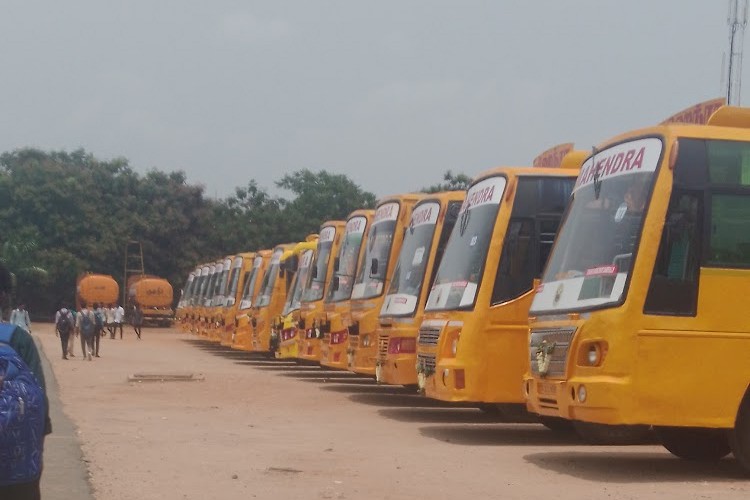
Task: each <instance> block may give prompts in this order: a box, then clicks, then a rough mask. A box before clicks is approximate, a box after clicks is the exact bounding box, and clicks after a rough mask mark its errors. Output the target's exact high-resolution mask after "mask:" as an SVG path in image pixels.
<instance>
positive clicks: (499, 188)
mask: <svg viewBox="0 0 750 500" xmlns="http://www.w3.org/2000/svg"><path fill="white" fill-rule="evenodd" d="M505 184H506V181H505V177H490V178H489V179H484V180H483V181H479V182H477V183H476V184H474V185H473V186H471V187H470V188H469V191H467V193H466V198H465V199H464V203H463V205H461V212H464V211H466V210H471V209H472V208H476V207H479V206H482V205H499V204H500V201H501V200H502V199H503V191H505Z"/></svg>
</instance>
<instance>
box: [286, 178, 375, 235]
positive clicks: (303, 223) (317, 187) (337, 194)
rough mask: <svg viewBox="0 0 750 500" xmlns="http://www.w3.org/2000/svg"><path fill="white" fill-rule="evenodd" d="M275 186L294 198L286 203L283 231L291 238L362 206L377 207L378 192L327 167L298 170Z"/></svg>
mask: <svg viewBox="0 0 750 500" xmlns="http://www.w3.org/2000/svg"><path fill="white" fill-rule="evenodd" d="M276 185H277V186H278V187H280V188H283V189H288V190H289V191H291V192H292V193H294V195H295V197H294V199H292V200H291V201H289V202H287V203H285V204H284V207H283V210H282V214H281V216H282V220H283V221H284V225H283V226H284V227H283V234H284V237H285V238H286V239H287V240H288V241H301V240H302V239H304V237H305V236H306V235H307V234H309V233H316V232H318V229H319V227H320V224H321V223H323V222H325V221H326V220H332V219H335V220H341V219H345V218H346V216H347V215H349V214H350V213H351V212H353V211H354V210H357V209H359V208H374V207H375V201H376V199H375V195H374V194H372V193H370V192H368V191H364V190H363V189H361V188H360V187H359V186H358V185H357V184H355V183H354V181H352V180H351V179H349V177H347V176H346V175H343V174H332V173H330V172H327V171H326V170H321V171H319V172H312V171H310V170H308V169H303V170H298V171H296V172H293V173H291V174H287V175H285V176H284V177H282V178H281V180H279V181H278V182H276Z"/></svg>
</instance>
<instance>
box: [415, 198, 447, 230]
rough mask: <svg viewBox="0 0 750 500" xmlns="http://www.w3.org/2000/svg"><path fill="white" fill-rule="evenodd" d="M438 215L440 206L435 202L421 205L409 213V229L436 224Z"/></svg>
mask: <svg viewBox="0 0 750 500" xmlns="http://www.w3.org/2000/svg"><path fill="white" fill-rule="evenodd" d="M439 214H440V204H439V203H435V202H428V203H422V204H421V205H419V206H418V207H417V208H415V209H414V211H413V212H412V213H411V224H410V226H411V227H417V226H421V225H423V224H431V225H435V224H437V220H438V215H439Z"/></svg>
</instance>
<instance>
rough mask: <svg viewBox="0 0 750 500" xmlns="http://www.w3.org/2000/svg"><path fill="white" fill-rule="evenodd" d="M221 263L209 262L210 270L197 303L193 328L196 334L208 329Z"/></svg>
mask: <svg viewBox="0 0 750 500" xmlns="http://www.w3.org/2000/svg"><path fill="white" fill-rule="evenodd" d="M219 264H220V262H211V263H209V264H208V272H207V274H206V276H205V278H204V280H203V283H202V284H201V293H200V295H199V297H198V300H197V301H196V305H195V321H194V323H193V328H192V330H191V331H192V332H193V333H194V334H196V335H202V334H203V332H205V330H206V323H207V322H208V311H209V309H210V307H211V297H213V294H214V285H215V283H216V276H217V275H218V273H217V270H218V266H219ZM201 274H202V271H201Z"/></svg>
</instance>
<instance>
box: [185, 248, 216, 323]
mask: <svg viewBox="0 0 750 500" xmlns="http://www.w3.org/2000/svg"><path fill="white" fill-rule="evenodd" d="M210 267H211V265H210V263H205V264H201V265H200V266H198V269H197V270H196V275H195V279H194V283H193V289H192V291H191V293H190V299H189V301H188V302H187V304H186V310H185V326H184V327H183V330H184V331H187V332H190V333H195V331H196V330H195V328H196V325H197V322H198V307H199V305H200V303H201V302H200V300H201V294H202V293H203V286H204V284H205V282H206V279H207V277H208V273H209V272H210Z"/></svg>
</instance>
